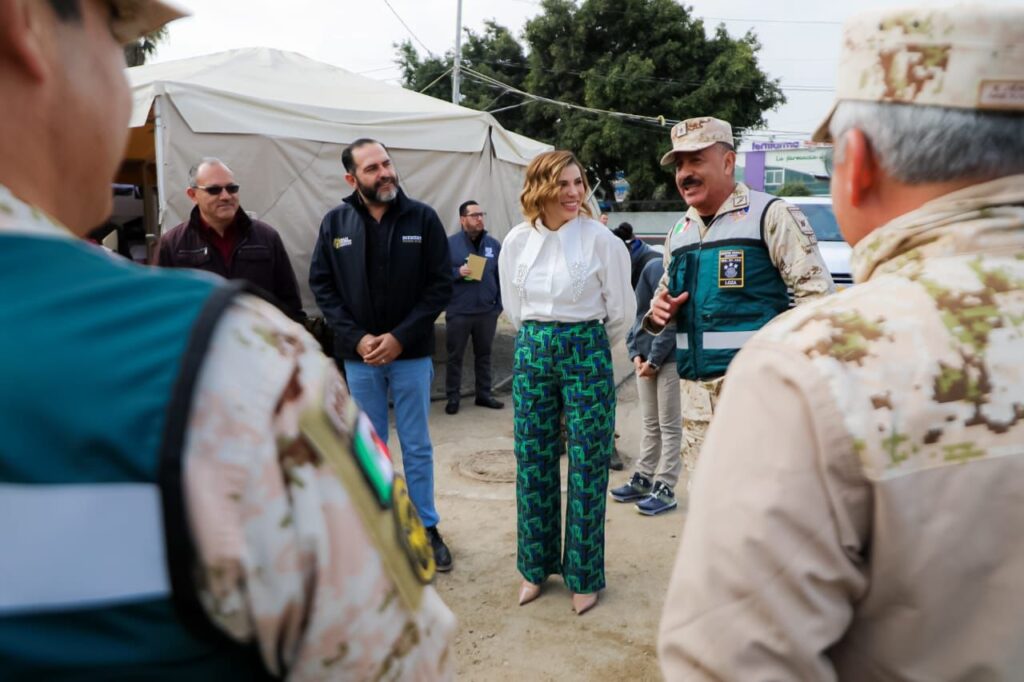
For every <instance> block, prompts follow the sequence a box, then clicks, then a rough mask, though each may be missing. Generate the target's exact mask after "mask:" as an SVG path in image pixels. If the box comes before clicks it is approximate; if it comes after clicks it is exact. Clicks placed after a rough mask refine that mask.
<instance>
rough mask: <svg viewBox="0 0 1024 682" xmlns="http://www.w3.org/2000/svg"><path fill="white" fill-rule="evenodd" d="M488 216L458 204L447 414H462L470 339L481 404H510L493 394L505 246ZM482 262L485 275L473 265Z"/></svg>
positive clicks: (448, 319)
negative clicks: (464, 360) (487, 226)
mask: <svg viewBox="0 0 1024 682" xmlns="http://www.w3.org/2000/svg"><path fill="white" fill-rule="evenodd" d="M486 215H487V214H486V213H484V211H483V209H482V208H480V204H478V203H477V202H475V201H473V200H470V201H464V202H463V203H462V205H461V206H459V225H461V227H462V229H461V230H460V231H459V232H458V233H457V234H453V235H452V236H451V237H449V238H448V254H449V256H450V258H451V264H452V276H453V277H454V278H455V285H454V287H453V291H452V301H451V303H449V304H448V309H447V310H446V311H445V342H446V345H447V347H448V369H447V371H446V373H445V393H446V395H447V397H448V403H447V404H446V405H445V408H444V411H445V412H446V413H448V414H455V413H457V412H458V411H459V398H460V397H461V394H462V357H463V355H465V353H466V346H467V345H468V344H469V339H470V338H472V339H473V373H474V383H475V384H476V404H477V405H479V406H480V407H489V408H491V409H492V410H500V409H501V408H503V407H504V406H505V404H504V403H503V402H501V401H500V400H497V399H495V398H494V396H493V395H491V346H492V345H493V344H494V333H495V330H496V329H497V327H498V315H500V314H501V290H500V288H499V286H498V253H499V252H500V251H501V243H500V242H499V241H498V240H497V239H495V238H494V237H492V236H490V235H489V234H487V230H485V229H484V217H486ZM471 256H472V257H473V258H471ZM477 258H483V259H484V266H483V269H482V271H481V270H480V269H479V268H478V267H477V268H474V267H473V265H474V264H473V262H471V261H474V260H475V259H477ZM476 262H477V263H479V261H476Z"/></svg>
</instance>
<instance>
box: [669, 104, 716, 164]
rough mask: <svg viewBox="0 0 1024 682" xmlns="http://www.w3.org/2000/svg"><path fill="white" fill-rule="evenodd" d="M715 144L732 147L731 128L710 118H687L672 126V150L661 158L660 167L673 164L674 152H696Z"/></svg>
mask: <svg viewBox="0 0 1024 682" xmlns="http://www.w3.org/2000/svg"><path fill="white" fill-rule="evenodd" d="M716 142H724V143H726V144H727V145H729V146H730V147H731V146H733V144H734V143H733V141H732V126H731V125H729V122H728V121H723V120H721V119H718V118H712V117H711V116H701V117H699V118H688V119H686V120H685V121H680V122H679V123H677V124H675V125H674V126H672V149H670V150H669V151H667V152H665V156H663V157H661V165H662V166H670V165H673V164H675V154H676V152H698V151H700V150H701V149H707V148H708V147H710V146H711V145H713V144H714V143H716Z"/></svg>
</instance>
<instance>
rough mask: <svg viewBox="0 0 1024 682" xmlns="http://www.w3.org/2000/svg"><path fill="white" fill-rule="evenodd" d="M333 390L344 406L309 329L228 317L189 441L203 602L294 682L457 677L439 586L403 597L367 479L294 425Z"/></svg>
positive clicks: (269, 316) (246, 312) (259, 306)
mask: <svg viewBox="0 0 1024 682" xmlns="http://www.w3.org/2000/svg"><path fill="white" fill-rule="evenodd" d="M325 395H332V396H335V397H338V396H340V397H341V398H343V399H345V400H347V398H348V394H347V391H346V390H345V387H344V383H343V382H342V380H341V378H340V376H339V375H338V373H337V370H336V369H335V367H334V365H333V363H332V362H331V361H329V360H328V359H327V358H325V357H324V356H323V355H322V354H321V353H320V352H319V350H318V346H317V343H316V341H315V340H314V339H313V338H312V337H311V336H309V335H308V334H306V333H305V331H304V330H303V329H302V328H301V327H299V326H298V325H296V324H294V323H292V322H291V321H290V320H288V319H287V318H285V317H284V316H283V315H281V314H280V313H279V312H277V310H276V309H274V308H272V307H271V306H270V305H269V304H267V303H265V302H263V301H259V300H256V299H252V298H242V299H240V300H239V301H238V302H236V303H235V304H234V305H233V306H232V307H231V308H230V309H229V310H228V311H227V313H225V315H224V317H223V319H222V320H221V321H220V323H219V325H218V328H217V330H216V332H215V334H214V337H213V340H212V344H211V347H210V350H209V353H208V355H207V358H206V361H205V362H204V365H203V368H202V370H201V372H200V375H199V379H198V384H197V389H196V396H195V400H194V403H193V407H192V413H191V417H190V423H189V430H188V433H187V437H186V445H185V447H186V450H185V491H186V499H187V505H188V512H189V517H190V522H191V526H192V531H193V535H194V537H195V540H196V545H197V548H198V553H199V557H200V561H201V567H200V568H201V571H200V576H201V580H200V582H201V591H200V598H201V600H202V602H203V604H204V606H205V607H206V609H207V612H208V613H209V615H210V617H211V618H212V619H213V620H214V622H215V623H217V624H218V625H219V626H220V627H221V628H222V629H224V630H225V631H226V632H228V633H229V634H230V635H231V636H232V637H234V638H236V639H238V640H240V641H247V642H249V641H255V642H256V644H257V645H258V648H259V650H260V652H261V654H262V657H263V660H264V662H265V664H266V665H267V667H268V668H269V669H270V670H271V671H273V672H275V673H277V674H282V675H285V676H286V677H287V678H288V679H294V680H320V679H332V680H333V679H416V680H423V679H430V680H433V679H445V678H449V677H451V676H452V664H453V661H452V659H451V658H450V656H449V653H448V651H449V647H450V645H451V641H452V638H453V636H454V631H455V620H454V616H453V615H452V614H451V612H450V611H449V610H448V609H447V607H446V606H445V605H444V604H443V603H442V602H441V599H440V597H439V596H438V595H437V593H436V592H435V590H434V589H433V587H430V586H425V587H424V586H422V585H420V586H419V587H418V590H419V591H418V592H417V601H416V605H415V607H411V606H409V603H408V601H406V600H404V599H401V598H399V597H398V592H399V589H398V588H399V585H398V582H399V580H398V579H397V578H396V577H395V574H394V573H393V572H389V570H388V568H387V566H389V564H387V562H386V561H385V559H386V558H387V556H389V555H388V552H389V551H390V550H393V549H394V547H388V546H386V545H387V544H388V542H390V543H391V544H393V545H397V544H398V539H397V538H396V537H391V538H388V541H387V542H383V543H382V542H381V541H380V537H381V536H380V535H379V534H378V535H373V534H372V533H371V532H370V531H371V528H370V526H368V525H366V524H364V523H363V522H362V521H361V520H360V515H359V512H358V511H357V510H356V506H357V505H356V500H357V498H358V497H359V495H364V496H365V490H357V489H356V488H357V487H359V486H362V487H364V488H365V487H368V486H367V484H366V483H365V482H364V481H361V480H359V478H358V477H355V478H353V477H349V478H347V479H346V478H345V477H344V476H341V475H338V474H337V471H336V468H335V467H332V466H330V465H329V464H328V463H325V462H324V461H323V459H321V458H319V457H318V456H316V455H315V454H314V453H313V451H311V450H310V448H308V447H302V443H303V442H304V441H302V440H300V438H301V436H300V428H301V427H300V424H305V423H306V422H305V420H306V417H307V416H308V415H309V414H310V413H317V412H321V413H322V412H323V411H326V410H328V409H329V404H330V403H331V401H325V400H324V396H325ZM352 409H354V407H353V408H352ZM336 444H338V445H339V447H348V446H344V445H343V440H342V439H341V438H340V437H337V443H336ZM346 452H347V451H346ZM357 493H359V495H357ZM372 538H377V540H374V539H372Z"/></svg>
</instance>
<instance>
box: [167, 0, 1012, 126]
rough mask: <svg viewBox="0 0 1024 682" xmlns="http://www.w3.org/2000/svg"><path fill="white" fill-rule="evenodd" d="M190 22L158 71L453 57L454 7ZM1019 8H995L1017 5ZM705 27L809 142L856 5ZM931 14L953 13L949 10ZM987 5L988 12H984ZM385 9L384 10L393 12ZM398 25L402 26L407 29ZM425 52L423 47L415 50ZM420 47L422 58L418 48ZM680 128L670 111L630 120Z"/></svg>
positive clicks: (364, 65)
mask: <svg viewBox="0 0 1024 682" xmlns="http://www.w3.org/2000/svg"><path fill="white" fill-rule="evenodd" d="M177 2H178V4H180V5H183V6H185V7H187V8H188V9H189V10H190V11H191V12H192V13H193V16H192V17H189V18H187V19H182V20H180V21H177V22H175V23H173V24H171V26H170V38H169V40H168V41H167V42H166V44H164V45H163V46H161V47H160V49H159V51H158V53H157V55H156V58H155V60H154V61H169V60H173V59H181V58H184V57H193V56H196V55H202V54H209V53H212V52H220V51H222V50H228V49H233V48H239V47H272V48H276V49H281V50H291V51H294V52H299V53H301V54H304V55H306V56H307V57H311V58H313V59H317V60H319V61H323V62H327V63H330V64H334V65H335V66H339V67H342V68H344V69H347V70H349V71H353V72H355V73H360V74H363V75H365V76H366V77H368V78H374V79H377V80H383V81H388V82H390V83H395V84H398V83H399V77H400V72H399V69H398V68H397V66H395V63H394V59H395V49H394V47H393V45H394V44H395V43H398V42H401V41H402V40H405V39H406V38H410V39H412V40H413V42H414V43H415V44H416V46H417V48H418V49H420V50H421V53H424V52H426V50H427V49H429V50H430V51H431V52H433V53H435V54H439V55H440V54H443V53H444V52H445V51H447V50H450V49H452V48H453V47H454V42H455V25H456V6H457V0H387V2H385V0H357V1H353V0H289V2H287V3H286V2H281V0H217V1H216V2H211V1H210V0H177ZM1020 3H1021V0H995V2H994V4H999V5H1019V4H1020ZM687 4H688V5H689V6H690V7H692V8H693V11H694V13H695V14H696V15H697V16H700V17H702V18H704V20H705V23H706V24H707V25H708V26H709V27H713V26H715V25H717V24H718V23H724V24H725V26H726V28H727V29H728V30H729V32H730V33H731V34H733V35H736V36H739V35H742V34H743V33H745V32H746V31H748V30H753V31H754V32H755V34H756V35H757V36H758V38H759V39H760V41H761V45H762V50H761V53H760V64H761V68H762V69H764V70H765V71H767V72H768V74H769V75H771V76H772V77H774V78H779V79H781V84H782V88H783V91H784V92H785V94H786V97H787V99H788V103H787V104H785V105H784V106H783V107H781V108H780V109H779V110H778V111H774V112H769V113H768V116H767V119H768V128H769V129H771V130H772V131H786V132H790V133H794V135H781V136H779V137H796V138H806V137H808V136H809V135H810V132H811V131H812V130H813V129H814V128H815V126H816V125H817V124H818V122H819V121H820V119H821V118H822V116H824V114H825V113H826V111H827V110H828V107H829V103H830V102H831V100H832V96H833V90H832V89H833V87H834V84H835V70H836V58H837V56H838V52H839V37H840V32H841V24H842V21H843V20H844V19H845V18H846V17H847V16H849V15H850V14H851V13H853V11H854V8H853V3H837V2H829V1H827V0H784V1H783V0H695V1H694V2H690V3H687ZM906 4H907V0H860V1H859V2H858V3H857V9H858V10H860V9H867V8H876V7H901V6H905V5H906ZM929 4H930V5H937V4H951V3H950V2H947V1H942V2H930V3H929ZM990 4H993V3H991V2H990ZM389 5H390V8H389ZM539 12H540V2H539V0H538V1H535V0H463V3H462V21H463V25H464V26H465V27H467V28H471V29H473V30H474V31H477V32H480V31H481V30H482V28H483V22H484V21H485V20H486V19H494V20H495V21H497V22H498V23H499V24H502V25H504V26H506V27H508V28H509V29H511V30H512V31H513V32H514V33H515V34H516V35H517V36H518V35H521V32H522V29H523V26H524V24H525V22H526V21H527V20H528V19H529V18H531V17H533V16H535V15H537V14H538V13H539ZM403 22H404V24H405V25H403ZM421 43H422V44H421ZM424 46H425V48H424ZM631 113H637V114H644V115H649V116H658V115H664V116H665V117H666V118H677V117H678V114H676V113H675V112H671V111H637V112H631Z"/></svg>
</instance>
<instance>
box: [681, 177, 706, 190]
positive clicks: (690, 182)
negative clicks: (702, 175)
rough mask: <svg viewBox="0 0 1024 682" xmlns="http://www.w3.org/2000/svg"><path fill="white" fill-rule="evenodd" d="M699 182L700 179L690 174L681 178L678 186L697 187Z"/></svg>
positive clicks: (685, 187) (684, 187)
mask: <svg viewBox="0 0 1024 682" xmlns="http://www.w3.org/2000/svg"><path fill="white" fill-rule="evenodd" d="M701 184H703V183H702V182H701V181H700V180H698V179H697V178H695V177H693V176H692V175H691V176H689V177H686V178H683V181H682V182H680V183H679V186H680V187H682V188H683V189H690V188H691V187H697V186H698V185H701Z"/></svg>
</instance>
